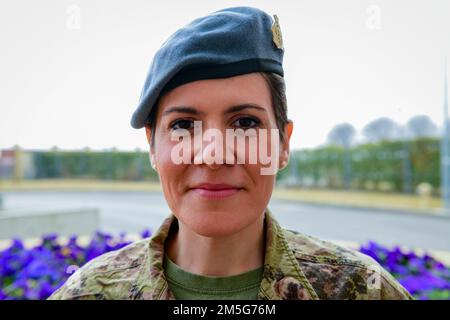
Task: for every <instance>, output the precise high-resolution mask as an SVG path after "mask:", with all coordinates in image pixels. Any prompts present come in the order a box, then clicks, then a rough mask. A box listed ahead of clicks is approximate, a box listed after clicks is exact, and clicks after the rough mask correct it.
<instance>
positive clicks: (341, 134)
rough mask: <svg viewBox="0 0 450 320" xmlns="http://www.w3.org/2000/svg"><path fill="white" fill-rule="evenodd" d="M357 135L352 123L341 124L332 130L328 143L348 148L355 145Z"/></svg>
mask: <svg viewBox="0 0 450 320" xmlns="http://www.w3.org/2000/svg"><path fill="white" fill-rule="evenodd" d="M355 134H356V130H355V128H354V127H353V126H352V125H351V124H350V123H341V124H338V125H336V126H334V127H333V129H331V131H330V133H328V137H327V141H328V143H329V144H334V145H338V146H342V147H345V148H348V147H350V145H351V144H352V143H353V140H354V138H355Z"/></svg>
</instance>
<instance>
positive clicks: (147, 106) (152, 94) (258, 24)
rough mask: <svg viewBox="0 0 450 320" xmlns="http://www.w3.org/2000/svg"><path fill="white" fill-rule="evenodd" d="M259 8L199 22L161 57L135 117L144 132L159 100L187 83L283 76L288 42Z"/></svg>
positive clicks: (228, 11) (159, 53) (151, 71)
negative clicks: (265, 74) (254, 75)
mask: <svg viewBox="0 0 450 320" xmlns="http://www.w3.org/2000/svg"><path fill="white" fill-rule="evenodd" d="M274 18H275V20H273V19H272V17H271V16H270V15H268V14H267V13H265V12H264V11H261V10H259V9H256V8H251V7H234V8H228V9H223V10H220V11H216V12H213V13H211V14H209V15H207V16H205V17H201V18H198V19H195V20H194V21H192V22H191V23H189V24H188V25H186V26H185V27H183V28H181V29H179V30H178V31H176V32H175V33H174V34H173V35H172V36H170V37H169V39H167V40H166V41H165V42H164V43H163V45H162V46H161V48H160V49H159V50H158V51H157V52H156V54H155V56H154V58H153V61H152V63H151V65H150V68H149V71H148V73H147V78H146V80H145V84H144V87H143V89H142V93H141V98H140V102H139V105H138V107H137V109H136V111H135V112H134V113H133V116H132V118H131V125H132V126H133V127H134V128H136V129H139V128H142V127H144V126H145V125H146V124H147V123H148V122H149V118H150V117H151V116H153V114H152V109H153V106H154V104H155V103H156V102H157V100H158V98H159V97H160V96H161V95H163V94H164V93H166V92H168V91H169V90H171V89H174V88H176V87H177V86H180V85H182V84H185V83H188V82H192V81H196V80H205V79H217V78H227V77H233V76H237V75H242V74H246V73H251V72H273V73H276V74H278V75H280V76H283V50H284V48H283V42H282V37H281V31H280V27H279V24H278V18H277V17H276V16H274Z"/></svg>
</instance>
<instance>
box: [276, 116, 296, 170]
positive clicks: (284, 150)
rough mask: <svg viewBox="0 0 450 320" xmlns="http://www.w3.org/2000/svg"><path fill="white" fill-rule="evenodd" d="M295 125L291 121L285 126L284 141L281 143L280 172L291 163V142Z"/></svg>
mask: <svg viewBox="0 0 450 320" xmlns="http://www.w3.org/2000/svg"><path fill="white" fill-rule="evenodd" d="M293 129H294V123H293V122H292V121H291V120H289V121H288V122H287V123H286V125H285V126H284V141H282V142H281V148H280V161H279V170H282V169H284V168H285V167H286V166H287V164H288V162H289V141H290V140H291V135H292V131H293Z"/></svg>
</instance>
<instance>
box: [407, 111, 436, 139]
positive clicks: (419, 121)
mask: <svg viewBox="0 0 450 320" xmlns="http://www.w3.org/2000/svg"><path fill="white" fill-rule="evenodd" d="M406 127H407V128H408V131H409V133H410V135H411V136H412V138H431V137H436V136H437V133H438V128H437V126H436V124H435V123H434V122H433V120H431V118H430V117H429V116H427V115H417V116H414V117H412V118H411V119H409V120H408V122H407V123H406Z"/></svg>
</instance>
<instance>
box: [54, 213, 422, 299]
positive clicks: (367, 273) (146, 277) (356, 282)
mask: <svg viewBox="0 0 450 320" xmlns="http://www.w3.org/2000/svg"><path fill="white" fill-rule="evenodd" d="M177 222H178V221H177V219H176V217H175V216H174V215H172V214H171V215H170V216H169V217H168V218H167V219H166V220H165V221H164V222H163V224H162V225H161V227H160V228H159V230H158V231H157V232H156V233H155V234H154V235H153V237H151V238H148V239H144V240H140V241H136V242H134V243H132V244H130V245H128V246H126V247H124V248H122V249H120V250H117V251H113V252H109V253H106V254H104V255H102V256H100V257H97V258H95V259H93V260H91V261H89V262H88V263H86V264H85V265H84V266H83V267H82V268H80V269H79V270H77V272H75V273H74V274H73V275H72V276H71V277H70V278H69V279H68V280H67V281H66V283H65V284H64V285H63V286H62V287H61V288H59V289H58V290H57V291H55V292H54V293H53V294H52V295H51V296H50V298H49V299H51V300H60V299H116V300H117V299H120V300H124V299H148V300H157V299H175V297H174V295H173V293H172V292H171V290H170V288H169V286H168V283H167V281H166V279H165V275H164V269H163V259H164V242H165V240H166V238H167V236H168V234H169V232H170V230H172V229H171V226H172V225H173V224H175V223H177ZM265 233H266V248H265V257H264V274H263V279H262V281H261V286H260V290H259V293H258V299H260V300H280V299H282V300H287V299H302V300H303V299H375V300H380V299H413V298H412V296H411V295H410V294H409V293H408V292H407V291H406V289H404V288H403V287H402V286H401V285H400V284H399V283H398V282H397V281H396V280H395V279H394V277H393V276H392V275H391V274H389V273H388V272H387V271H386V270H385V269H383V268H382V267H381V266H380V265H379V264H378V263H377V262H376V261H375V260H373V259H372V258H371V257H368V256H366V255H364V254H362V253H360V252H357V251H354V250H351V249H347V248H344V247H341V246H338V245H335V244H333V243H331V242H327V241H323V240H320V239H317V238H314V237H311V236H308V235H305V234H302V233H298V232H294V231H289V230H285V229H283V228H281V227H280V226H279V224H278V223H277V221H276V220H275V219H274V218H273V216H272V214H271V212H270V211H269V209H267V210H266V213H265Z"/></svg>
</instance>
